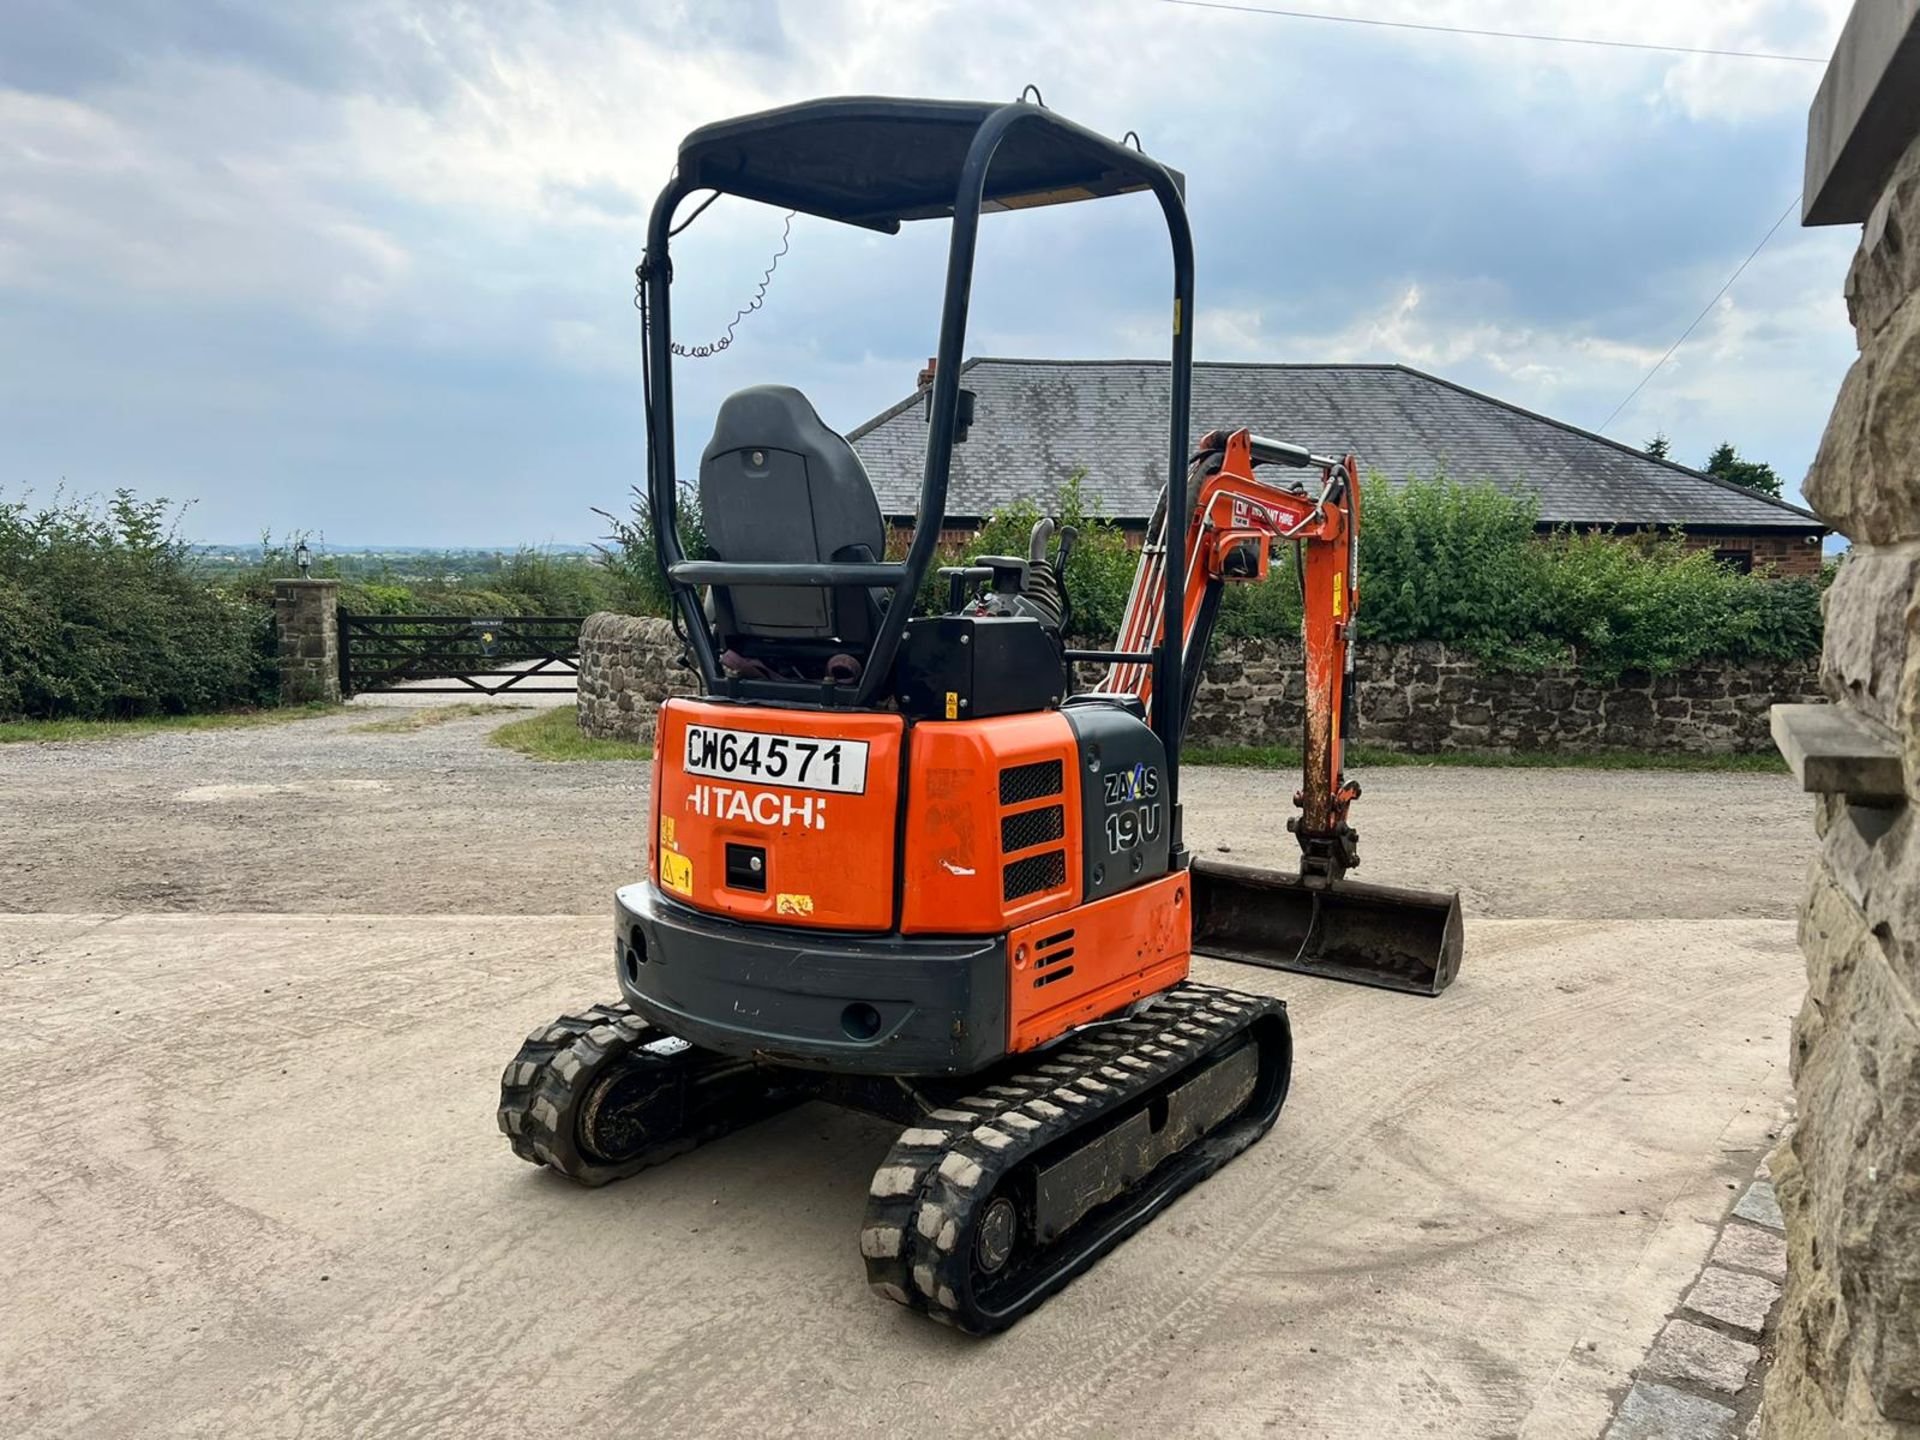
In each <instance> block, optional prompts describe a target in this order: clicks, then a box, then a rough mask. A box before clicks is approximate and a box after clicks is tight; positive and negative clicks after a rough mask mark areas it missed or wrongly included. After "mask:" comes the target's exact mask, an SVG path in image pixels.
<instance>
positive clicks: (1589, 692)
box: [1188, 640, 1819, 755]
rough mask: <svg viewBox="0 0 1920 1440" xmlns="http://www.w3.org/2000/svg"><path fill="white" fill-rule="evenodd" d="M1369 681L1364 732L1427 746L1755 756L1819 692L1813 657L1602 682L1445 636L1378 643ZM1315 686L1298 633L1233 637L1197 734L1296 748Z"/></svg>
mask: <svg viewBox="0 0 1920 1440" xmlns="http://www.w3.org/2000/svg"><path fill="white" fill-rule="evenodd" d="M1356 682H1357V683H1356V698H1357V701H1358V710H1359V719H1358V726H1357V730H1356V738H1357V739H1358V740H1360V741H1362V742H1366V743H1370V744H1377V745H1384V746H1388V747H1391V748H1393V749H1397V750H1410V751H1417V752H1422V753H1432V752H1437V751H1446V750H1563V751H1568V752H1571V753H1590V752H1595V751H1603V750H1652V751H1662V752H1686V753H1694V754H1703V755H1704V754H1733V753H1749V752H1756V751H1762V750H1765V749H1767V748H1769V746H1770V744H1771V742H1770V741H1769V739H1768V730H1767V711H1768V709H1769V708H1770V707H1771V706H1772V705H1773V704H1775V703H1776V702H1779V701H1800V700H1809V699H1815V698H1818V695H1819V685H1818V679H1817V675H1816V670H1815V665H1814V663H1813V662H1812V661H1811V660H1803V661H1753V662H1749V663H1738V662H1733V661H1706V662H1702V663H1698V664H1695V665H1691V666H1688V667H1686V668H1685V669H1682V670H1677V671H1675V672H1673V673H1672V674H1668V675H1661V676H1653V675H1647V674H1644V673H1638V672H1632V671H1630V672H1628V673H1627V674H1625V675H1623V676H1621V677H1620V679H1619V680H1618V681H1616V682H1613V683H1610V684H1605V685H1602V684H1596V683H1595V682H1593V681H1592V680H1590V679H1588V678H1587V677H1586V676H1584V675H1582V674H1581V672H1580V670H1579V669H1578V668H1577V667H1574V666H1555V667H1552V668H1550V669H1546V670H1541V671H1501V670H1496V669H1492V668H1490V667H1488V666H1486V665H1484V664H1482V663H1481V662H1480V661H1478V660H1476V659H1474V657H1473V656H1471V655H1467V654H1464V653H1462V652H1460V651H1456V650H1450V649H1448V648H1447V647H1446V646H1444V645H1441V644H1438V643H1435V642H1423V643H1419V644H1413V645H1379V646H1370V647H1368V648H1367V649H1365V650H1364V651H1362V652H1361V653H1360V656H1359V663H1358V667H1357V674H1356ZM1305 693H1306V690H1305V680H1304V677H1303V675H1302V672H1301V656H1300V646H1299V644H1298V642H1295V641H1282V640H1228V641H1225V642H1222V643H1220V644H1217V645H1216V646H1215V647H1214V652H1213V654H1212V656H1211V657H1210V658H1209V660H1208V661H1207V667H1206V670H1205V672H1204V674H1203V675H1202V677H1201V681H1200V689H1199V691H1198V693H1197V694H1196V696H1195V698H1194V713H1193V718H1192V720H1191V721H1190V722H1189V726H1188V734H1189V735H1190V736H1191V738H1192V739H1194V740H1195V741H1196V742H1198V743H1201V744H1221V745H1297V744H1298V743H1299V741H1300V726H1301V720H1302V715H1301V706H1302V703H1303V701H1304V697H1305Z"/></svg>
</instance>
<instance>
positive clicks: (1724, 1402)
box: [1604, 1161, 1787, 1440]
mask: <svg viewBox="0 0 1920 1440" xmlns="http://www.w3.org/2000/svg"><path fill="white" fill-rule="evenodd" d="M1784 1230H1785V1223H1784V1221H1783V1220H1782V1219H1781V1215H1780V1203H1779V1200H1778V1199H1777V1198H1776V1197H1775V1195H1774V1190H1773V1183H1772V1181H1771V1179H1770V1178H1769V1175H1768V1170H1767V1166H1766V1163H1765V1162H1764V1161H1763V1162H1762V1163H1761V1166H1760V1169H1759V1171H1758V1172H1757V1173H1756V1175H1755V1177H1754V1179H1753V1182H1752V1183H1751V1184H1749V1185H1748V1186H1747V1188H1746V1190H1745V1191H1744V1192H1743V1193H1742V1194H1741V1196H1740V1198H1739V1199H1738V1200H1737V1201H1735V1202H1734V1206H1733V1209H1732V1211H1731V1212H1730V1213H1729V1214H1728V1216H1727V1218H1726V1221H1725V1223H1724V1225H1723V1226H1722V1228H1721V1231H1720V1238H1719V1239H1718V1240H1717V1241H1716V1242H1715V1244H1714V1247H1713V1253H1712V1255H1711V1256H1710V1257H1708V1260H1707V1266H1706V1268H1705V1269H1704V1270H1702V1271H1701V1272H1700V1277H1699V1278H1698V1279H1697V1280H1695V1281H1694V1283H1693V1287H1692V1288H1691V1289H1690V1290H1688V1291H1687V1293H1686V1295H1685V1296H1684V1297H1683V1298H1682V1300H1681V1302H1680V1305H1679V1308H1677V1309H1676V1310H1675V1311H1674V1312H1673V1314H1672V1316H1671V1317H1670V1318H1669V1319H1668V1320H1667V1323H1666V1326H1665V1328H1663V1329H1662V1330H1661V1332H1660V1335H1659V1338H1657V1339H1656V1340H1655V1341H1654V1342H1653V1348H1652V1349H1651V1350H1650V1351H1648V1353H1647V1358H1646V1359H1645V1360H1643V1361H1642V1362H1641V1364H1640V1368H1639V1369H1638V1370H1637V1371H1635V1372H1634V1379H1633V1383H1632V1385H1631V1386H1629V1387H1628V1389H1627V1392H1626V1394H1625V1395H1624V1396H1622V1397H1621V1401H1620V1406H1619V1409H1618V1410H1617V1411H1615V1413H1614V1419H1613V1423H1612V1424H1611V1425H1610V1426H1608V1427H1607V1432H1606V1435H1605V1437H1604V1440H1744V1437H1751V1436H1757V1435H1759V1433H1760V1414H1759V1409H1760V1399H1761V1384H1762V1380H1763V1378H1764V1377H1763V1371H1764V1364H1763V1361H1764V1360H1765V1359H1766V1358H1767V1357H1768V1356H1769V1355H1770V1352H1771V1349H1772V1345H1771V1343H1770V1342H1771V1339H1772V1334H1773V1329H1774V1327H1775V1325H1776V1324H1777V1323H1778V1312H1779V1306H1780V1293H1781V1287H1782V1285H1783V1284H1784V1283H1785V1281H1786V1278H1787V1241H1786V1236H1785V1234H1784V1233H1783V1232H1784Z"/></svg>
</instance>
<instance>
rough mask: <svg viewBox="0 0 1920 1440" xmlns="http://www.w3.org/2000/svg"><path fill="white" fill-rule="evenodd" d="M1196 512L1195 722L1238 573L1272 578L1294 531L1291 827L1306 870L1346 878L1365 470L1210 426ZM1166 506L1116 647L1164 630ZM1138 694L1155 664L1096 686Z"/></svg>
mask: <svg viewBox="0 0 1920 1440" xmlns="http://www.w3.org/2000/svg"><path fill="white" fill-rule="evenodd" d="M1278 466H1285V467H1288V468H1293V469H1307V470H1317V471H1318V472H1319V476H1318V485H1317V488H1316V489H1314V490H1312V491H1309V490H1308V489H1307V487H1306V486H1304V485H1297V484H1296V485H1282V484H1276V483H1273V482H1271V481H1269V480H1266V479H1264V478H1262V477H1260V476H1259V475H1258V474H1256V473H1255V472H1256V470H1258V469H1260V468H1263V467H1268V468H1270V467H1278ZM1189 493H1191V494H1193V496H1194V497H1195V498H1194V506H1193V514H1192V515H1191V517H1190V518H1189V521H1188V526H1187V543H1186V546H1185V554H1186V556H1187V573H1186V575H1185V577H1184V578H1183V582H1182V597H1181V615H1182V636H1181V649H1182V654H1183V655H1184V656H1185V661H1186V663H1185V666H1184V673H1185V675H1186V693H1185V694H1184V695H1182V696H1181V697H1180V705H1181V714H1180V729H1181V731H1182V732H1183V733H1184V732H1185V729H1186V722H1187V719H1188V717H1189V715H1190V714H1191V712H1192V707H1193V696H1194V692H1195V690H1196V689H1197V688H1198V686H1199V680H1200V675H1201V671H1202V668H1203V662H1204V661H1205V659H1206V653H1207V646H1208V644H1209V642H1210V641H1211V640H1212V637H1213V629H1214V624H1215V622H1216V621H1217V620H1218V618H1219V613H1220V599H1221V595H1222V593H1223V592H1224V590H1225V588H1226V586H1227V585H1229V584H1232V583H1245V582H1260V581H1265V580H1266V579H1267V578H1268V575H1269V572H1270V568H1271V564H1272V557H1273V553H1274V549H1275V547H1276V546H1277V545H1279V544H1280V543H1282V542H1287V543H1291V544H1292V545H1293V546H1294V547H1295V554H1296V556H1297V557H1298V558H1299V563H1298V565H1297V566H1296V570H1297V573H1298V574H1299V576H1300V582H1301V586H1302V611H1303V617H1304V618H1303V624H1302V642H1303V648H1304V652H1305V668H1306V706H1305V710H1306V720H1305V726H1304V733H1303V739H1304V745H1303V750H1304V762H1303V774H1302V780H1301V786H1300V790H1299V792H1298V793H1297V794H1296V795H1295V796H1294V804H1295V805H1296V806H1297V807H1299V810H1300V814H1299V815H1297V816H1295V817H1293V818H1292V819H1291V820H1290V821H1289V823H1288V828H1289V829H1291V830H1292V831H1293V832H1294V833H1295V834H1296V835H1297V836H1298V837H1299V840H1300V847H1301V852H1302V858H1301V868H1302V873H1303V874H1312V875H1316V876H1321V877H1325V878H1327V879H1337V878H1339V877H1340V876H1341V875H1343V874H1345V873H1346V871H1347V870H1349V869H1350V868H1352V867H1353V866H1354V865H1356V864H1358V863H1359V855H1358V852H1357V850H1356V848H1355V836H1354V832H1353V829H1352V827H1351V826H1349V825H1348V824H1347V807H1348V806H1349V805H1351V804H1352V803H1353V801H1354V800H1356V799H1358V798H1359V795H1360V787H1359V786H1358V785H1356V784H1354V783H1353V782H1352V781H1351V780H1348V779H1347V778H1346V776H1345V774H1344V772H1343V770H1342V756H1341V747H1342V742H1343V740H1344V739H1345V738H1346V736H1347V734H1348V733H1349V730H1348V717H1349V712H1350V710H1351V706H1352V700H1353V650H1352V645H1351V632H1352V626H1353V618H1354V614H1355V612H1356V610H1357V608H1358V606H1359V586H1358V583H1357V574H1358V568H1359V563H1358V562H1359V538H1360V478H1359V468H1358V465H1357V462H1356V461H1355V460H1354V457H1353V456H1352V455H1347V456H1344V457H1342V458H1339V459H1335V458H1331V457H1328V456H1324V455H1315V454H1312V453H1311V452H1309V451H1307V450H1305V449H1302V448H1301V447H1299V446H1297V445H1288V444H1285V443H1284V442H1281V441H1278V440H1265V439H1261V438H1260V437H1258V436H1255V435H1251V434H1249V433H1248V432H1247V431H1245V430H1236V431H1234V432H1232V433H1231V434H1225V433H1222V432H1220V431H1215V432H1213V433H1211V434H1208V435H1206V436H1204V437H1203V438H1202V439H1201V441H1200V445H1199V453H1198V455H1197V456H1196V457H1195V459H1194V462H1193V472H1192V474H1191V476H1190V492H1189ZM1166 520H1167V517H1166V514H1165V510H1164V505H1163V508H1162V510H1161V513H1159V514H1158V515H1156V516H1155V517H1154V522H1153V525H1152V526H1151V527H1150V529H1149V531H1148V533H1147V537H1146V543H1145V544H1144V545H1143V546H1142V548H1141V553H1140V563H1139V565H1138V567H1137V568H1136V569H1135V571H1134V581H1133V589H1132V591H1131V593H1130V594H1129V596H1128V599H1127V609H1126V613H1125V615H1124V616H1123V618H1122V620H1121V624H1120V635H1119V639H1118V641H1117V643H1116V644H1115V647H1114V648H1115V650H1116V651H1118V652H1126V653H1135V654H1143V653H1145V652H1147V651H1150V650H1152V649H1153V647H1154V646H1155V645H1157V644H1158V643H1159V640H1160V617H1161V615H1162V614H1164V613H1165V612H1164V609H1163V606H1162V598H1161V597H1162V596H1163V595H1164V593H1165V587H1166V566H1165V560H1166V529H1165V526H1166ZM1097 688H1098V689H1099V690H1100V691H1101V692H1103V693H1106V694H1127V695H1133V696H1135V697H1136V698H1138V699H1139V700H1140V701H1141V703H1142V704H1143V705H1145V706H1146V707H1147V709H1148V713H1149V714H1151V713H1152V707H1153V704H1154V695H1153V666H1152V665H1150V664H1146V663H1142V662H1123V663H1116V664H1114V665H1113V666H1111V667H1110V668H1109V669H1108V671H1107V674H1106V676H1105V678H1104V679H1103V680H1102V681H1101V683H1100V685H1099V686H1098V687H1097Z"/></svg>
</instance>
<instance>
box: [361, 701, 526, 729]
mask: <svg viewBox="0 0 1920 1440" xmlns="http://www.w3.org/2000/svg"><path fill="white" fill-rule="evenodd" d="M525 708H526V707H525V706H521V705H479V704H475V703H474V702H472V701H468V700H463V701H461V702H460V703H459V704H457V705H430V706H427V707H426V708H424V709H420V710H407V711H403V712H402V713H401V714H398V715H393V716H390V717H388V718H387V719H385V720H375V721H373V722H371V723H370V724H366V725H356V726H354V727H353V733H354V734H356V735H406V734H409V733H411V732H412V731H415V730H430V729H432V728H433V727H434V726H435V725H444V724H446V723H447V722H448V721H449V720H465V719H467V718H468V717H469V716H473V715H493V714H497V713H498V712H499V711H502V710H521V709H525Z"/></svg>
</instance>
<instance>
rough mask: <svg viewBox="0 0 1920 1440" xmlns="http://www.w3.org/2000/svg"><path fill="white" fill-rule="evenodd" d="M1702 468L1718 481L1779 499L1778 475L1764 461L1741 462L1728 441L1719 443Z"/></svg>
mask: <svg viewBox="0 0 1920 1440" xmlns="http://www.w3.org/2000/svg"><path fill="white" fill-rule="evenodd" d="M1704 468H1705V469H1706V472H1707V473H1708V474H1709V475H1712V476H1714V477H1716V478H1718V479H1721V480H1726V481H1729V482H1731V483H1732V484H1735V485H1739V486H1742V487H1744V488H1745V489H1748V490H1755V491H1758V492H1759V493H1760V494H1762V495H1771V496H1773V498H1774V499H1776V500H1778V499H1779V498H1780V473H1779V472H1778V471H1777V470H1775V469H1774V468H1773V467H1772V466H1771V465H1769V464H1767V463H1766V462H1765V461H1762V460H1742V459H1741V458H1740V452H1739V451H1738V450H1735V449H1734V448H1733V445H1732V443H1731V442H1729V441H1725V440H1723V441H1721V442H1720V445H1719V448H1718V449H1716V450H1715V451H1714V452H1713V454H1711V455H1709V456H1708V457H1707V463H1706V466H1705V467H1704Z"/></svg>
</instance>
